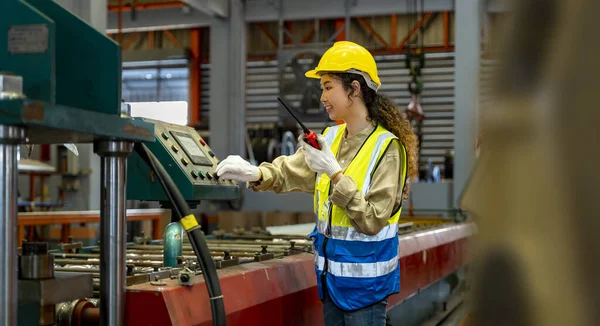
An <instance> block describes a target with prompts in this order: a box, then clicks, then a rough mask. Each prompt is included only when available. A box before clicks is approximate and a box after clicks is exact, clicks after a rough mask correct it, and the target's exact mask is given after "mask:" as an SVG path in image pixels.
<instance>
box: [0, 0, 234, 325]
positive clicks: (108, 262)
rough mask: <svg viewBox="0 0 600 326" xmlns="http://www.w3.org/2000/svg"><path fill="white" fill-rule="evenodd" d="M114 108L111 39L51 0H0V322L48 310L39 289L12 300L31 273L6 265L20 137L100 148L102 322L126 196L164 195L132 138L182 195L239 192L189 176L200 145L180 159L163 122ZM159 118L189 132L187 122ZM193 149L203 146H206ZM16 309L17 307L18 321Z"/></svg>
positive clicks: (111, 308) (115, 279) (119, 288)
mask: <svg viewBox="0 0 600 326" xmlns="http://www.w3.org/2000/svg"><path fill="white" fill-rule="evenodd" d="M121 108H122V103H121V48H120V47H119V45H118V44H116V43H115V42H114V41H113V40H111V39H110V38H108V37H107V36H106V35H104V33H101V32H98V31H97V30H95V29H94V28H92V27H91V26H89V25H88V24H87V23H85V22H84V21H82V20H81V19H79V18H78V17H76V16H74V15H73V14H71V13H70V12H69V11H67V10H66V9H64V8H63V7H61V6H60V5H59V4H57V3H55V2H54V1H52V0H3V1H0V182H1V183H2V187H0V215H1V216H2V217H3V219H2V221H1V222H0V223H1V224H0V245H1V246H2V247H3V248H4V249H3V250H2V251H0V298H1V299H2V300H0V325H9V326H13V325H26V324H27V320H31V318H25V317H33V316H36V317H33V319H32V320H39V318H38V317H37V316H39V317H40V318H41V317H42V316H41V315H43V314H46V313H53V311H54V310H53V309H48V308H49V307H48V306H44V302H46V303H47V302H48V301H44V300H43V298H41V297H40V298H39V301H36V302H37V303H36V302H31V301H27V302H21V296H19V295H18V293H19V291H18V290H19V289H20V288H21V282H22V281H27V282H29V283H31V282H38V280H32V279H27V280H23V279H20V278H19V276H18V274H17V269H16V268H14V266H17V265H18V262H19V260H18V259H17V252H16V249H17V243H16V239H17V235H16V229H17V228H16V223H17V218H18V217H17V174H18V173H17V148H18V146H19V145H20V144H24V143H29V144H61V143H94V151H95V152H96V153H97V154H98V155H99V156H100V158H101V171H100V172H101V175H102V181H101V183H102V184H101V187H102V191H101V209H100V215H101V223H100V234H101V242H100V247H101V252H102V255H101V262H100V266H101V269H100V284H101V288H100V300H101V301H102V304H101V305H100V315H101V320H102V323H103V324H106V325H122V324H123V320H124V313H125V309H124V302H125V301H124V300H125V292H124V289H125V283H124V282H125V279H126V278H125V269H126V268H125V256H124V253H125V202H126V197H129V199H139V200H159V201H165V200H166V198H165V195H164V192H163V191H161V189H160V185H159V184H158V183H157V182H154V181H153V180H152V177H151V174H150V172H149V171H150V170H149V168H148V166H146V165H145V164H142V163H143V162H142V161H141V159H140V158H139V157H138V156H137V154H135V153H134V154H131V153H132V150H133V144H134V143H136V142H144V143H146V145H147V146H148V147H149V148H150V150H151V151H152V152H153V153H154V154H155V156H156V157H158V159H159V160H160V161H161V163H162V164H163V166H165V168H166V169H167V171H168V172H169V173H170V175H171V176H172V177H173V179H174V181H175V183H176V184H177V185H178V186H179V188H180V189H181V192H182V193H183V195H184V196H185V198H186V199H187V200H188V201H190V202H198V201H199V200H203V199H211V200H213V199H216V200H219V199H224V200H230V199H235V198H237V197H238V194H239V188H238V186H237V185H235V184H234V183H232V182H225V181H221V180H217V179H215V178H212V179H206V178H205V179H202V178H196V177H194V175H195V173H198V175H200V172H203V173H207V172H208V171H211V173H212V171H213V170H214V167H216V164H217V163H218V161H217V159H216V158H214V157H212V156H211V155H210V154H209V156H210V157H211V162H212V164H211V166H199V167H197V166H193V164H188V165H185V164H183V165H182V161H181V158H182V155H184V153H183V151H182V152H180V153H176V152H173V150H172V145H173V144H172V143H169V142H167V141H166V140H164V139H159V138H158V137H160V136H161V135H162V131H161V132H159V131H158V130H157V129H160V130H162V129H161V128H163V129H164V128H165V126H167V125H166V124H164V123H159V122H156V121H146V120H144V119H141V118H131V117H129V116H123V115H122V113H121ZM168 127H169V128H170V129H178V128H179V131H180V132H184V133H188V134H189V135H191V136H192V137H196V136H197V133H195V131H194V130H193V129H192V128H187V127H182V126H179V127H177V126H168ZM182 128H183V129H182ZM186 128H187V129H186ZM196 138H197V140H200V139H201V138H199V136H198V137H196ZM169 141H172V140H169ZM202 150H203V151H204V153H209V151H210V148H208V147H207V146H206V148H204V147H203V148H202ZM130 154H131V155H130ZM128 156H129V157H130V159H129V167H128V165H127V160H128V159H127V158H128ZM192 170H193V171H192ZM127 182H129V185H128V187H126V186H125V185H126V183H127ZM126 189H127V191H126ZM127 195H128V196H127ZM19 269H20V270H22V266H20V267H19ZM56 280H57V281H56V282H59V283H60V284H61V285H60V286H61V287H62V288H69V287H70V286H72V285H70V283H69V282H71V281H72V280H70V278H69V277H63V276H61V277H57V278H56ZM42 281H43V280H39V282H40V284H42ZM89 295H90V296H91V295H92V294H91V293H90V294H89ZM108 298H110V300H109V299H108ZM30 299H31V298H29V299H28V300H30ZM74 299H79V297H77V298H67V297H61V300H63V302H64V300H74ZM36 300H37V299H36ZM22 309H24V310H22ZM32 309H33V310H32ZM17 315H19V316H21V317H23V318H18V322H17ZM25 315H27V316H25ZM45 317H48V316H45Z"/></svg>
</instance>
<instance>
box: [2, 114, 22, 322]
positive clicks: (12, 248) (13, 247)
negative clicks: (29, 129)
mask: <svg viewBox="0 0 600 326" xmlns="http://www.w3.org/2000/svg"><path fill="white" fill-rule="evenodd" d="M24 139H25V130H24V129H23V128H19V127H14V126H2V125H0V182H1V186H0V216H2V219H3V221H2V223H0V246H2V250H0V325H8V326H12V325H16V324H17V303H18V297H17V279H18V274H17V268H18V266H19V265H18V260H17V173H18V171H17V147H18V144H19V143H20V142H21V141H22V140H24Z"/></svg>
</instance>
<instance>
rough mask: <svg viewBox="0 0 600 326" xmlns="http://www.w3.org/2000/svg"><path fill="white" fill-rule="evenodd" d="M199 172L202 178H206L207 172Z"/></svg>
mask: <svg viewBox="0 0 600 326" xmlns="http://www.w3.org/2000/svg"><path fill="white" fill-rule="evenodd" d="M199 173H200V178H201V179H204V178H206V173H204V171H200V172H199Z"/></svg>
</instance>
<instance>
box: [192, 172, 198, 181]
mask: <svg viewBox="0 0 600 326" xmlns="http://www.w3.org/2000/svg"><path fill="white" fill-rule="evenodd" d="M192 177H194V179H198V172H196V171H192Z"/></svg>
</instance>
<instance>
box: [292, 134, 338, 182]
mask: <svg viewBox="0 0 600 326" xmlns="http://www.w3.org/2000/svg"><path fill="white" fill-rule="evenodd" d="M317 141H318V142H319V146H320V147H321V150H318V149H316V148H314V147H312V146H311V145H310V144H308V143H307V142H306V141H305V140H304V135H300V137H299V138H298V142H299V143H300V144H302V151H304V159H305V160H306V164H307V165H308V167H309V168H310V169H311V170H312V171H314V172H316V173H325V174H326V175H327V176H328V177H329V178H331V177H332V176H333V175H334V174H336V173H337V172H339V171H341V170H342V168H341V167H340V164H339V163H338V162H337V160H336V158H335V155H333V152H332V151H331V149H330V148H329V145H327V142H326V141H325V137H323V135H318V136H317Z"/></svg>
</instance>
